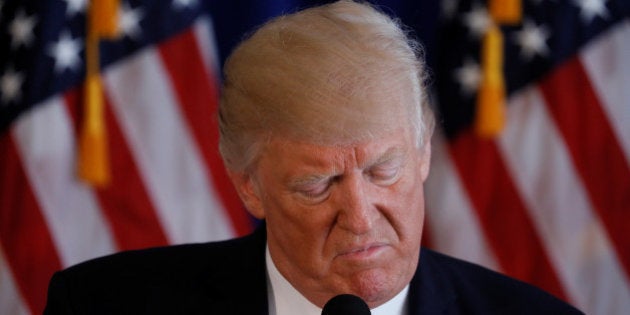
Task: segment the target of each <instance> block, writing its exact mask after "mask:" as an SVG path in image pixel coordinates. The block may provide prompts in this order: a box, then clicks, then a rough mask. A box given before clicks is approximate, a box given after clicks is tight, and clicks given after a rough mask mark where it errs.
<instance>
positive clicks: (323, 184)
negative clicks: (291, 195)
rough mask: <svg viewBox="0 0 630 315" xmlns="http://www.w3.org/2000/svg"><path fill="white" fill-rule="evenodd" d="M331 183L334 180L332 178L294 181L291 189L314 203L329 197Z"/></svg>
mask: <svg viewBox="0 0 630 315" xmlns="http://www.w3.org/2000/svg"><path fill="white" fill-rule="evenodd" d="M331 185H332V180H331V179H330V178H318V179H311V180H307V181H301V182H298V183H294V184H293V185H291V186H292V189H291V190H292V191H293V192H295V193H297V194H298V195H299V196H300V197H301V198H303V199H305V200H307V201H309V202H312V203H317V202H320V201H323V200H325V199H326V198H327V197H328V194H329V193H330V186H331Z"/></svg>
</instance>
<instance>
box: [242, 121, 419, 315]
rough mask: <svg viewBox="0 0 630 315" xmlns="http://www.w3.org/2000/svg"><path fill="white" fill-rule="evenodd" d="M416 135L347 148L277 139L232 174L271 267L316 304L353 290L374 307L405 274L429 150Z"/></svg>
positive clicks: (415, 247)
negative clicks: (261, 223) (244, 170)
mask: <svg viewBox="0 0 630 315" xmlns="http://www.w3.org/2000/svg"><path fill="white" fill-rule="evenodd" d="M414 142H415V138H414V137H412V136H411V135H410V134H409V133H408V132H403V131H402V130H399V131H398V132H393V133H389V134H387V135H385V136H382V137H377V138H375V139H373V140H371V141H369V142H366V143H360V144H356V145H348V146H323V145H315V144H311V143H304V142H296V141H290V140H287V139H281V138H276V139H273V140H272V141H271V142H270V143H269V144H268V145H267V146H266V149H265V150H264V153H263V154H262V155H261V157H260V160H259V161H258V163H257V165H256V168H255V170H254V172H253V174H251V175H249V176H241V177H240V180H239V179H237V180H235V183H236V186H237V189H238V190H239V192H240V194H241V197H243V200H244V201H245V203H246V204H247V206H248V209H249V210H250V211H251V212H252V213H253V214H254V215H255V216H257V217H259V218H265V220H266V221H267V238H268V240H267V242H268V246H269V250H270V253H271V257H272V259H273V261H274V263H275V265H276V266H277V268H278V270H279V271H280V273H281V274H282V275H283V276H284V277H285V278H286V279H287V280H289V282H290V283H291V284H292V285H293V286H294V287H295V288H296V289H297V290H298V291H300V292H301V293H302V294H303V295H304V296H306V297H307V298H308V299H309V300H310V301H311V302H313V303H314V304H316V305H318V306H320V307H321V306H323V304H324V303H325V302H326V301H328V299H330V298H332V297H333V296H335V295H337V294H342V293H352V294H355V295H358V296H360V297H362V298H363V299H364V300H366V302H367V303H368V304H369V305H370V307H376V306H378V305H380V304H382V303H384V302H386V301H387V300H389V299H391V298H392V297H393V296H395V295H396V294H397V293H398V292H400V290H402V289H403V288H404V287H405V286H406V285H407V284H408V283H409V281H410V280H411V278H412V276H413V274H414V272H415V270H416V266H417V262H418V255H419V250H420V241H421V233H422V227H423V221H424V195H423V189H422V184H423V182H424V180H425V179H426V177H427V175H428V166H429V156H430V147H429V145H427V146H426V147H425V148H423V149H418V148H417V147H416V146H415V145H414Z"/></svg>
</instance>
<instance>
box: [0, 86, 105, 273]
mask: <svg viewBox="0 0 630 315" xmlns="http://www.w3.org/2000/svg"><path fill="white" fill-rule="evenodd" d="M72 126H73V123H72V121H71V120H70V117H69V115H68V112H67V110H66V107H65V103H64V102H63V100H62V99H61V98H60V97H54V98H51V99H50V100H48V101H46V102H45V103H44V104H40V105H39V106H37V107H35V108H34V109H32V110H31V111H29V112H28V113H27V114H26V115H25V116H24V117H23V118H22V119H20V120H18V121H17V122H16V123H15V126H14V128H13V129H12V131H13V134H12V135H13V137H14V141H15V143H16V146H17V149H18V152H19V154H20V158H21V160H22V163H23V164H24V169H25V172H26V174H27V177H28V178H29V181H30V183H31V186H32V188H33V192H34V193H35V196H36V199H37V201H38V203H39V205H40V208H41V209H42V212H43V215H44V218H45V219H46V222H47V223H48V226H49V228H50V232H51V234H52V235H51V237H52V239H53V240H54V242H55V245H56V247H57V252H58V253H59V257H60V259H61V263H62V265H63V266H64V267H65V266H69V265H73V264H75V263H78V262H81V261H84V260H86V259H90V258H93V257H96V256H101V255H104V254H108V253H111V252H113V251H114V250H115V249H116V248H115V245H114V241H113V239H112V237H111V231H110V229H109V226H108V225H107V223H106V220H105V219H104V218H103V215H102V213H101V210H100V207H99V205H98V203H97V200H96V197H95V196H94V193H93V192H92V191H91V190H90V189H88V188H87V187H86V186H85V185H84V184H82V183H81V182H79V181H78V180H77V177H76V164H75V161H76V157H75V152H76V147H75V133H74V131H73V129H72Z"/></svg>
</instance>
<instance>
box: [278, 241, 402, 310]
mask: <svg viewBox="0 0 630 315" xmlns="http://www.w3.org/2000/svg"><path fill="white" fill-rule="evenodd" d="M265 260H266V262H267V300H268V301H269V315H293V314H300V315H321V313H322V309H321V308H319V307H317V305H315V304H313V303H311V301H309V300H307V299H306V298H305V297H304V296H303V295H302V294H301V293H300V292H299V291H298V290H296V289H295V288H294V287H293V286H292V285H291V283H289V281H287V279H285V278H284V276H283V275H282V274H281V273H280V272H279V271H278V269H277V268H276V265H275V264H274V263H273V260H272V259H271V255H270V254H269V248H268V247H267V250H266V252H265ZM408 291H409V285H407V286H406V287H405V288H404V289H403V290H402V291H400V293H398V294H397V295H396V296H395V297H394V298H393V299H391V300H389V301H387V302H386V303H385V304H383V305H381V306H379V307H377V308H375V309H372V310H371V313H372V315H404V314H407V303H405V302H406V301H407V293H408Z"/></svg>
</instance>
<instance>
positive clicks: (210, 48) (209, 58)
mask: <svg viewBox="0 0 630 315" xmlns="http://www.w3.org/2000/svg"><path fill="white" fill-rule="evenodd" d="M193 30H194V34H195V39H196V41H197V43H198V44H199V49H200V51H201V57H202V58H203V62H204V64H205V65H206V69H207V70H208V74H209V75H210V76H212V77H214V78H220V77H221V70H220V69H221V68H220V67H219V53H218V51H217V49H216V46H215V45H214V43H216V40H215V38H214V26H213V24H212V18H211V17H210V16H202V17H200V18H198V19H197V22H196V23H195V25H194V28H193ZM216 81H218V80H216Z"/></svg>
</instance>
